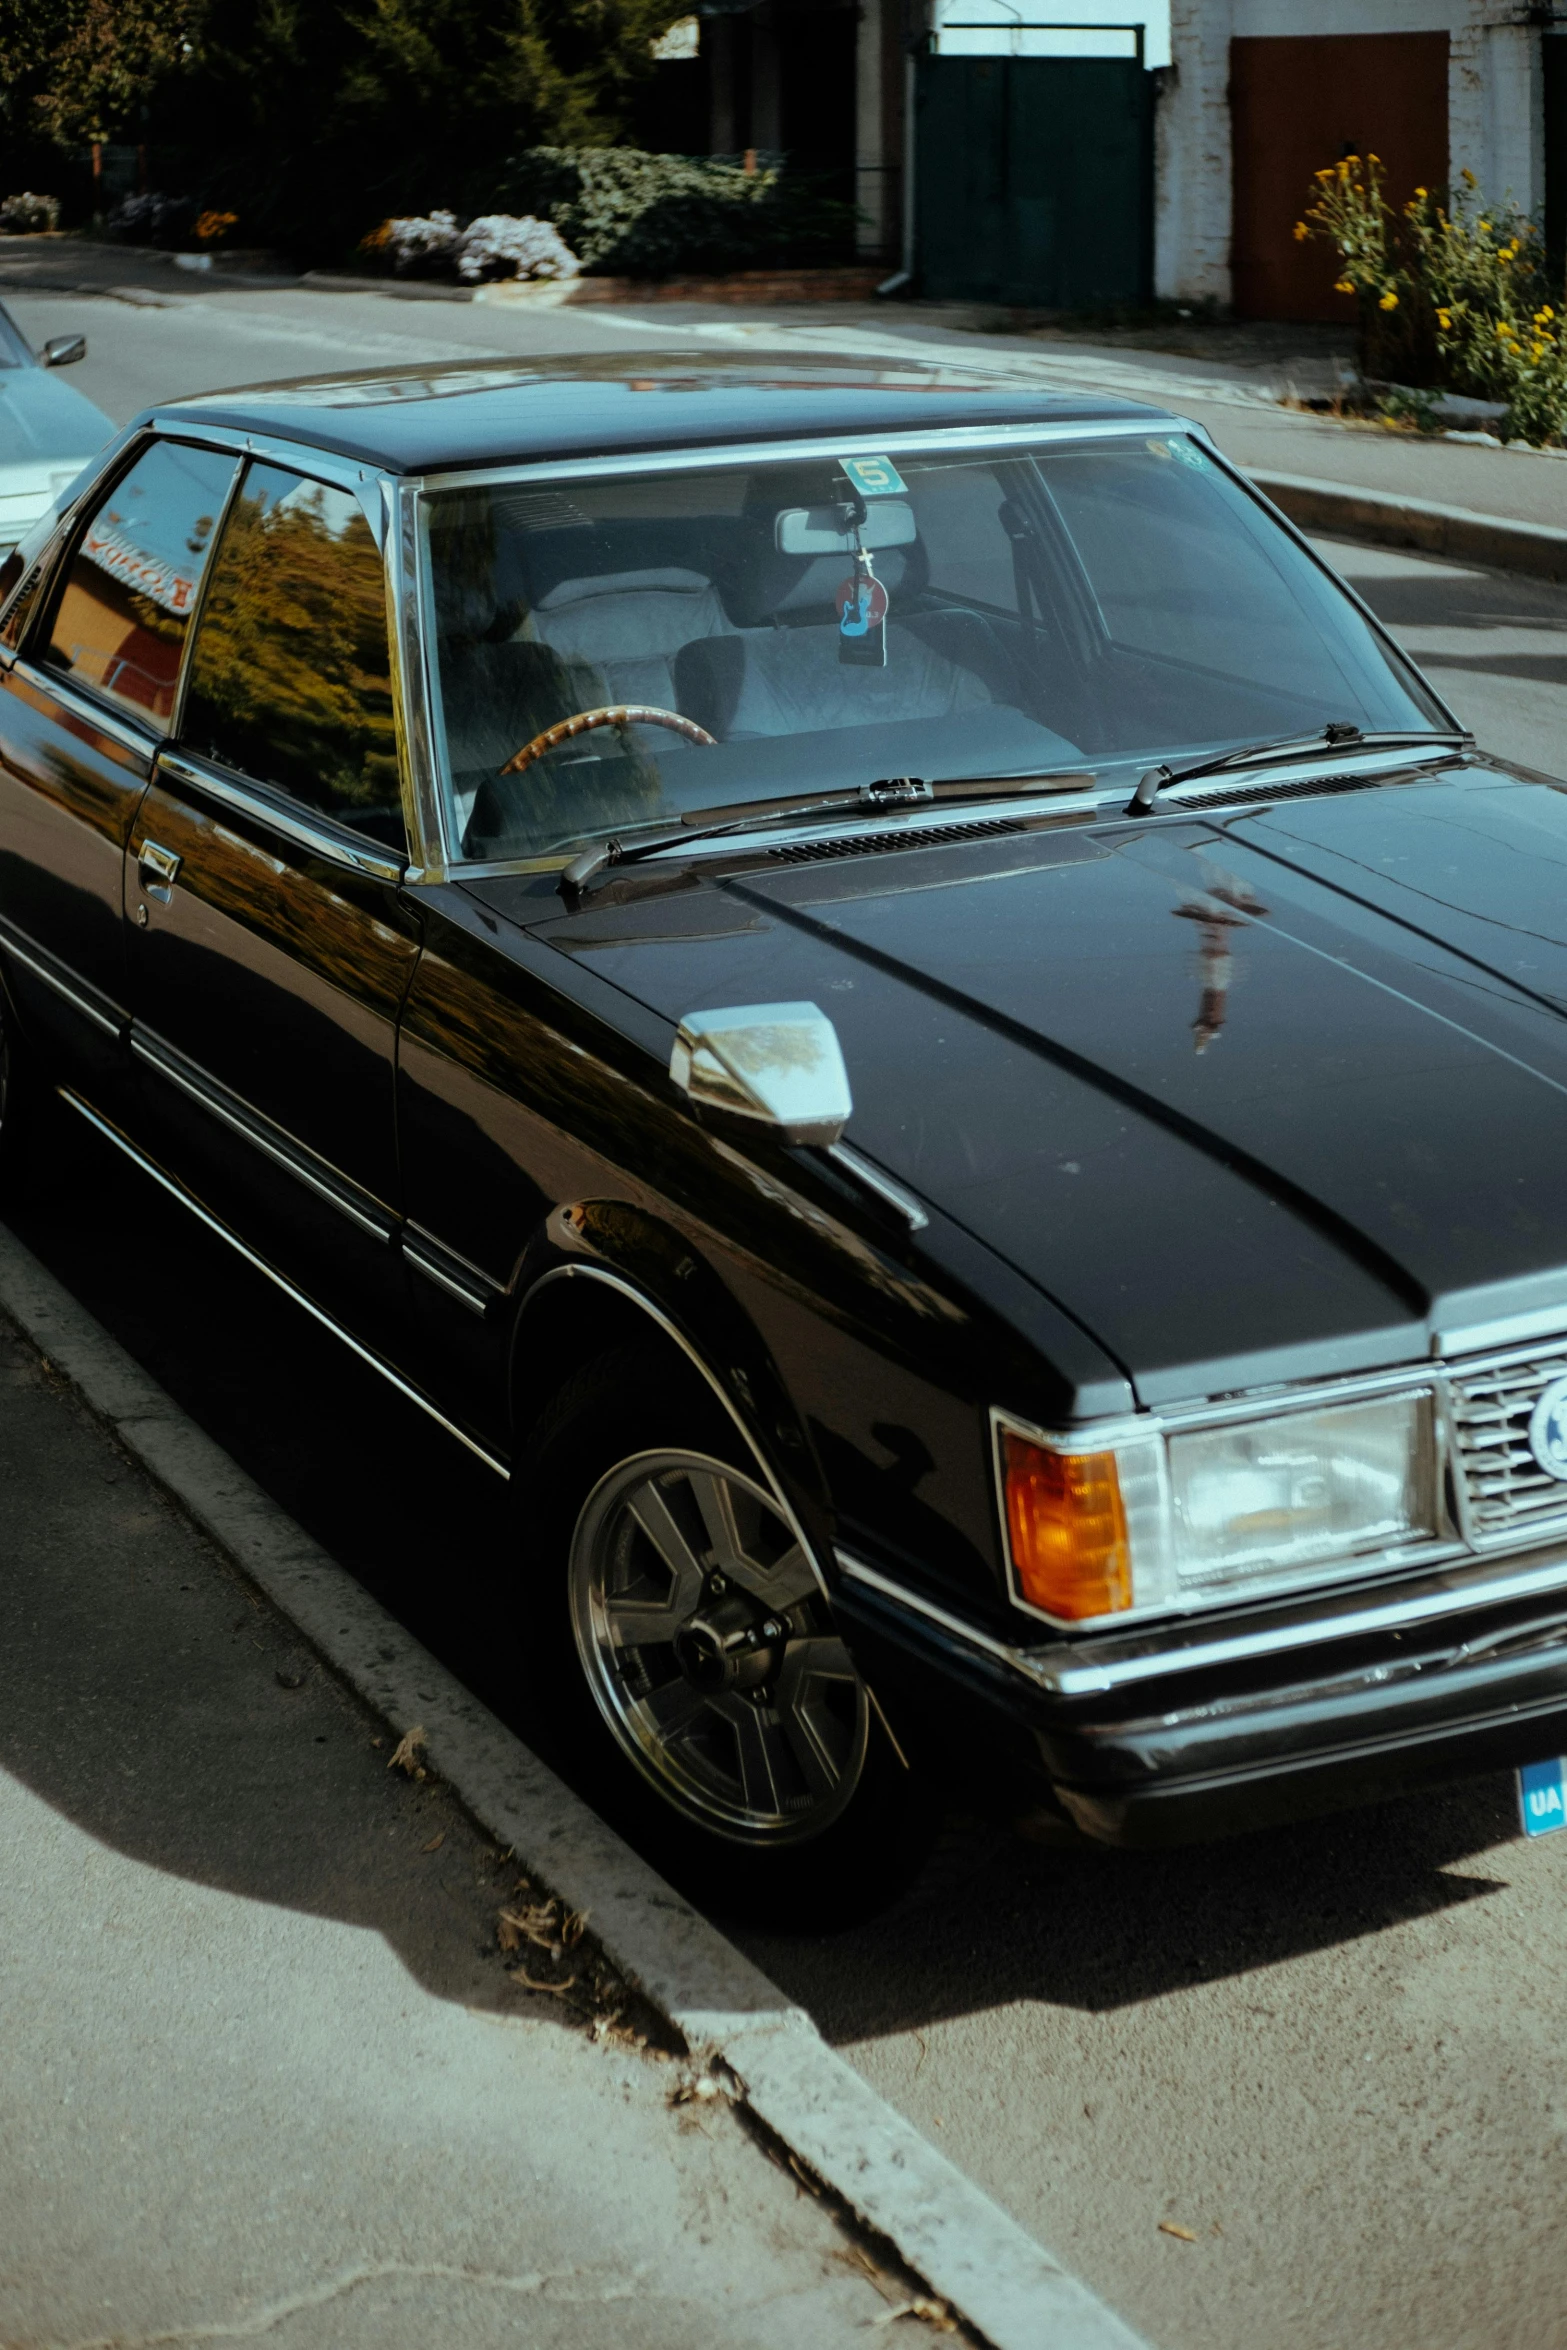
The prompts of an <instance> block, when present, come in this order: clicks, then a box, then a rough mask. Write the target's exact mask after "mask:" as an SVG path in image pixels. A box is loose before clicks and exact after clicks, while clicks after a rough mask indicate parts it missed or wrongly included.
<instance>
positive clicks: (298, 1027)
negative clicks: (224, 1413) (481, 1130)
mask: <svg viewBox="0 0 1567 2350" xmlns="http://www.w3.org/2000/svg"><path fill="white" fill-rule="evenodd" d="M372 488H373V489H374V490H375V491H376V492H377V494H378V491H379V485H378V484H376V483H373V484H372ZM376 511H377V509H376V508H375V507H373V506H372V507H369V508H368V510H367V507H366V505H365V504H363V503H361V500H360V498H359V496H358V494H357V487H356V486H349V482H347V481H344V480H342V479H338V480H329V479H324V478H320V477H317V476H313V475H308V474H306V473H304V472H301V471H296V470H294V469H292V468H290V467H284V466H279V465H276V464H270V463H262V462H259V461H252V462H250V463H249V464H248V465H247V467H246V470H245V473H244V475H243V478H242V479H241V481H240V484H239V487H238V489H237V492H236V494H235V496H234V498H233V500H232V502H231V504H230V507H229V510H228V514H227V516H226V518H225V521H224V524H223V529H222V533H221V536H220V539H219V542H218V545H217V549H216V552H215V555H214V558H213V563H212V568H211V574H210V577H209V579H208V581H207V583H206V590H205V593H204V595H203V599H202V604H201V610H200V615H199V618H198V622H197V627H196V634H195V641H194V643H193V645H192V647H191V652H190V658H189V663H188V671H187V676H186V680H185V686H184V698H183V706H182V709H181V713H180V717H179V725H178V730H177V736H176V740H175V743H174V744H173V745H172V746H171V747H170V748H169V749H168V750H166V751H165V753H164V754H163V756H162V757H161V758H160V759H159V761H158V764H157V768H156V772H155V773H154V775H153V778H152V782H151V785H150V788H149V790H148V792H147V795H146V798H145V800H144V801H143V802H142V804H141V807H140V810H139V812H138V815H137V818H136V822H135V824H134V827H133V829H132V833H131V838H130V842H129V846H128V850H127V856H126V903H127V906H128V908H129V910H130V922H129V927H128V938H129V957H130V991H131V1000H132V1005H133V1008H134V1014H135V1019H134V1026H133V1030H132V1045H133V1048H134V1054H135V1058H136V1061H137V1064H138V1071H139V1086H140V1093H141V1099H142V1102H143V1105H144V1116H145V1124H146V1131H147V1132H148V1134H149V1135H151V1136H152V1137H153V1138H154V1140H155V1146H156V1148H157V1149H158V1150H159V1152H160V1153H161V1154H162V1155H164V1156H165V1157H167V1158H168V1159H169V1160H171V1161H172V1162H173V1164H174V1166H175V1168H176V1170H177V1171H178V1172H179V1173H180V1174H181V1175H182V1176H183V1177H184V1178H185V1179H186V1180H187V1182H188V1183H190V1184H191V1185H192V1186H193V1187H194V1188H196V1189H197V1190H198V1191H199V1192H200V1194H201V1195H202V1197H203V1198H204V1199H205V1200H206V1201H207V1203H208V1204H209V1205H210V1206H211V1207H212V1208H213V1209H214V1210H215V1212H217V1213H218V1214H219V1215H220V1217H221V1218H222V1219H223V1220H224V1221H225V1222H227V1223H229V1224H231V1225H233V1226H237V1227H238V1229H239V1230H240V1232H241V1233H242V1234H243V1235H244V1236H245V1237H247V1238H248V1239H249V1240H250V1241H251V1242H252V1244H253V1245H255V1246H257V1247H258V1248H259V1249H260V1250H261V1252H262V1253H263V1254H264V1255H265V1256H266V1258H267V1259H268V1260H269V1261H270V1262H271V1263H273V1264H274V1265H276V1266H277V1267H278V1268H279V1269H281V1270H282V1271H284V1272H285V1273H287V1274H288V1275H289V1276H290V1277H291V1278H293V1279H295V1280H296V1281H297V1282H299V1283H300V1284H301V1285H302V1286H303V1287H304V1288H305V1289H306V1290H307V1292H308V1294H309V1295H310V1296H311V1297H312V1298H313V1299H315V1300H316V1302H317V1303H319V1304H320V1305H322V1306H323V1307H325V1308H326V1310H327V1311H328V1312H329V1313H330V1314H331V1315H332V1316H333V1318H334V1319H337V1320H339V1321H341V1322H342V1323H344V1324H345V1325H346V1326H347V1327H348V1328H349V1329H350V1330H352V1331H353V1332H354V1333H355V1334H356V1335H358V1336H359V1337H360V1338H362V1339H364V1340H366V1341H367V1342H368V1343H369V1344H371V1345H372V1346H373V1347H375V1348H376V1349H377V1350H378V1351H380V1352H388V1351H390V1352H392V1353H393V1354H394V1355H395V1354H396V1353H398V1352H400V1351H401V1347H400V1333H401V1329H402V1325H403V1319H404V1302H403V1301H404V1289H403V1281H402V1271H401V1264H400V1259H399V1256H398V1252H397V1247H396V1242H397V1234H398V1223H399V1208H398V1175H397V1149H396V1131H395V1114H394V1100H393V1093H394V1072H395V1066H396V1022H397V1016H398V1012H399V1009H400V1007H401V1005H402V1001H403V997H404V995H405V993H406V991H407V988H408V984H409V981H410V979H411V977H412V975H413V970H414V966H415V963H416V961H417V959H418V953H419V930H418V924H417V920H416V918H415V916H414V914H413V912H412V910H411V908H410V906H409V904H408V903H407V901H406V900H405V898H404V895H403V892H402V887H401V883H402V875H403V870H404V866H405V863H406V835H405V831H404V823H403V813H402V801H401V790H400V782H399V762H398V750H397V740H396V730H395V727H394V722H393V707H392V682H391V659H390V651H389V637H388V630H387V602H386V592H385V583H384V568H383V562H382V554H381V549H380V547H379V545H378V543H377V532H376V530H375V528H374V527H373V526H372V521H371V519H370V517H371V515H372V514H374V513H375V512H376Z"/></svg>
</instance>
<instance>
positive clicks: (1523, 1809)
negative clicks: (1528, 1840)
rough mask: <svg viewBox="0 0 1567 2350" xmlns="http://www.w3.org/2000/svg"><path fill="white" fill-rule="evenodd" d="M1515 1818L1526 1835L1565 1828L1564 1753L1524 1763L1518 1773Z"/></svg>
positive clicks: (1566, 1759) (1566, 1787)
mask: <svg viewBox="0 0 1567 2350" xmlns="http://www.w3.org/2000/svg"><path fill="white" fill-rule="evenodd" d="M1518 1817H1519V1819H1520V1820H1521V1821H1522V1822H1523V1832H1524V1834H1525V1835H1526V1836H1549V1835H1552V1834H1554V1832H1555V1831H1556V1829H1558V1828H1567V1756H1564V1755H1555V1756H1553V1757H1552V1759H1551V1761H1550V1762H1537V1763H1525V1764H1524V1765H1523V1766H1522V1768H1521V1769H1520V1771H1519V1773H1518Z"/></svg>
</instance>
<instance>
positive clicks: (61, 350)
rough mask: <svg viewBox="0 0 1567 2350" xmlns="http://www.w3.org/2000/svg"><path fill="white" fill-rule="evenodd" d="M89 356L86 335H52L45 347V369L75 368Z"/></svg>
mask: <svg viewBox="0 0 1567 2350" xmlns="http://www.w3.org/2000/svg"><path fill="white" fill-rule="evenodd" d="M86 356H87V337H86V336H85V335H51V336H50V337H49V340H48V341H47V343H45V345H44V365H45V367H74V366H75V365H76V362H77V360H78V359H85V358H86Z"/></svg>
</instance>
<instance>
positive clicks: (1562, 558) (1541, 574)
mask: <svg viewBox="0 0 1567 2350" xmlns="http://www.w3.org/2000/svg"><path fill="white" fill-rule="evenodd" d="M1247 478H1248V479H1249V480H1251V481H1253V482H1255V484H1256V486H1257V488H1258V489H1259V490H1261V492H1262V493H1263V496H1264V497H1266V498H1271V499H1272V501H1273V503H1274V505H1275V506H1277V507H1278V508H1279V510H1280V511H1281V513H1284V514H1287V515H1288V516H1289V518H1290V520H1291V522H1293V523H1294V524H1295V525H1296V527H1297V529H1300V530H1326V531H1333V532H1336V533H1337V534H1338V535H1339V536H1340V537H1342V538H1353V539H1365V540H1368V541H1369V542H1370V543H1371V544H1372V545H1373V546H1378V547H1414V548H1417V549H1418V550H1419V552H1420V553H1421V554H1423V555H1442V556H1445V557H1446V558H1447V560H1448V561H1449V562H1455V563H1483V564H1486V565H1487V566H1489V567H1490V568H1491V569H1492V570H1495V571H1525V572H1528V573H1529V574H1530V575H1531V576H1532V577H1534V578H1536V579H1555V580H1567V530H1553V529H1551V528H1550V527H1549V526H1548V525H1547V524H1545V523H1540V522H1510V521H1506V520H1504V519H1503V518H1502V517H1501V516H1500V515H1496V514H1476V513H1473V512H1472V511H1471V510H1470V509H1469V508H1467V507H1464V506H1441V505H1438V504H1437V503H1436V502H1435V501H1434V500H1433V499H1430V498H1390V497H1386V496H1384V495H1383V494H1382V493H1381V492H1380V491H1377V490H1358V489H1348V488H1346V487H1345V486H1344V484H1343V483H1342V482H1332V481H1311V480H1308V479H1307V478H1306V477H1305V476H1303V475H1301V474H1295V473H1248V477H1247Z"/></svg>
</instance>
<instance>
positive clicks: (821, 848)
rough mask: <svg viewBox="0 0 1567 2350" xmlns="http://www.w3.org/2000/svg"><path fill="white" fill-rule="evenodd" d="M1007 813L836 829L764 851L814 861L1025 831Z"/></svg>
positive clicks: (782, 859) (785, 859) (782, 861)
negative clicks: (887, 828) (890, 827)
mask: <svg viewBox="0 0 1567 2350" xmlns="http://www.w3.org/2000/svg"><path fill="white" fill-rule="evenodd" d="M1026 830H1027V827H1026V825H1022V824H1019V823H1017V822H1015V821H1014V819H1013V818H1012V817H1010V816H993V817H991V818H990V819H989V820H988V821H984V822H979V821H976V822H972V823H968V824H921V825H917V826H908V827H906V828H904V829H903V830H901V831H897V832H835V833H833V834H832V835H831V836H830V837H829V838H828V839H826V840H792V841H784V842H782V843H780V845H779V846H778V847H777V848H775V849H769V850H768V852H767V854H768V855H769V857H771V858H772V859H773V861H774V863H775V864H779V865H814V864H816V863H817V861H818V860H819V859H820V858H822V857H874V856H876V855H878V854H879V853H880V852H881V851H882V850H884V849H924V848H945V847H946V846H947V845H948V843H949V842H952V841H960V840H986V839H988V838H989V836H990V835H991V833H993V832H1024V831H1026Z"/></svg>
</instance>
